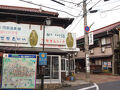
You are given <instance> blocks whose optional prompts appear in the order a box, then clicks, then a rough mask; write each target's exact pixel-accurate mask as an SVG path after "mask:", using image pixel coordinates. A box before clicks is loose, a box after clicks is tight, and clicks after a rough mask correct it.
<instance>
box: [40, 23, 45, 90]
mask: <svg viewBox="0 0 120 90" xmlns="http://www.w3.org/2000/svg"><path fill="white" fill-rule="evenodd" d="M44 45H45V21H44V25H43V50H42V51H43V53H44ZM44 68H45V67H44V66H41V90H44Z"/></svg>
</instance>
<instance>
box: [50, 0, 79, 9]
mask: <svg viewBox="0 0 120 90" xmlns="http://www.w3.org/2000/svg"><path fill="white" fill-rule="evenodd" d="M51 1H53V2H55V3H57V4H60V5H62V6H65V7H67V8H70V9H74V10H76V11H79V10H78V9H76V8H73V7H69V6H66V5H65V4H64V3H61V2H59V1H57V0H51Z"/></svg>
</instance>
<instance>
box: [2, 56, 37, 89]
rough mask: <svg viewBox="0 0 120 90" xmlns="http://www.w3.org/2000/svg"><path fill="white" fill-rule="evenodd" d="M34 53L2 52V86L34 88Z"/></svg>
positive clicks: (35, 62)
mask: <svg viewBox="0 0 120 90" xmlns="http://www.w3.org/2000/svg"><path fill="white" fill-rule="evenodd" d="M36 65H37V57H36V55H26V54H3V67H2V68H3V69H2V88H20V89H21V88H29V89H30V88H35V81H36Z"/></svg>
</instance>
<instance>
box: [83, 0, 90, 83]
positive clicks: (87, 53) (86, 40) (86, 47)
mask: <svg viewBox="0 0 120 90" xmlns="http://www.w3.org/2000/svg"><path fill="white" fill-rule="evenodd" d="M86 1H87V0H83V18H84V28H85V26H87V10H86ZM84 42H85V43H84V48H85V61H86V79H87V81H90V62H89V44H88V32H86V31H85V30H84Z"/></svg>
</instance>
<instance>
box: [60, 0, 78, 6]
mask: <svg viewBox="0 0 120 90" xmlns="http://www.w3.org/2000/svg"><path fill="white" fill-rule="evenodd" d="M59 1H63V2H67V3H70V4H75V5H76V4H78V3H74V2H70V1H66V0H59Z"/></svg>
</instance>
